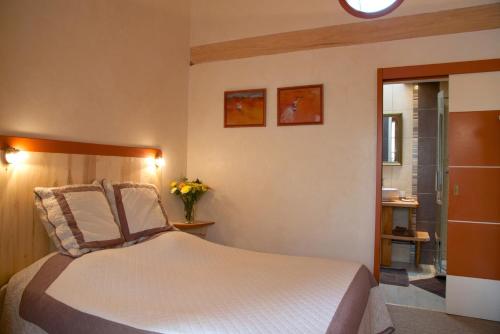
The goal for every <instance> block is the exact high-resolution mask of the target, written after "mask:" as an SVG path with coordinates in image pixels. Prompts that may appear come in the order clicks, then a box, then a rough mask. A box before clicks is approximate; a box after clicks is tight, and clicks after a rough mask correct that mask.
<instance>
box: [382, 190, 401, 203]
mask: <svg viewBox="0 0 500 334" xmlns="http://www.w3.org/2000/svg"><path fill="white" fill-rule="evenodd" d="M398 199H399V189H398V188H385V187H384V188H382V201H383V202H391V201H396V200H398Z"/></svg>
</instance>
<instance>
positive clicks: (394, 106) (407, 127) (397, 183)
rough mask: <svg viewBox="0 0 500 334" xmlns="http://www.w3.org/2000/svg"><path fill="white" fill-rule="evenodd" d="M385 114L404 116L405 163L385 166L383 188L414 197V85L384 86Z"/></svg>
mask: <svg viewBox="0 0 500 334" xmlns="http://www.w3.org/2000/svg"><path fill="white" fill-rule="evenodd" d="M384 114H402V117H403V127H402V128H403V155H402V157H403V161H402V165H401V166H389V165H388V166H384V167H383V170H382V176H383V186H384V187H394V188H398V189H399V190H403V191H405V193H406V196H411V195H412V186H411V184H412V182H411V180H412V162H413V161H412V146H413V85H411V84H389V85H384Z"/></svg>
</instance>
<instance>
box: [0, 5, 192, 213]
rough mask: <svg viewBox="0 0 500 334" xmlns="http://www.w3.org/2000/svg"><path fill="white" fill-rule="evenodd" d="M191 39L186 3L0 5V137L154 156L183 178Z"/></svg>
mask: <svg viewBox="0 0 500 334" xmlns="http://www.w3.org/2000/svg"><path fill="white" fill-rule="evenodd" d="M189 29H190V27H189V2H188V1H184V0H179V1H162V0H106V1H103V0H85V1H80V0H46V1H29V0H3V1H1V2H0V41H2V51H1V52H0V78H1V79H0V134H9V135H21V136H31V137H42V138H53V139H62V140H74V141H86V142H92V143H105V144H117V145H133V146H135V145H144V146H155V147H161V148H162V149H163V150H164V152H165V155H166V158H167V161H168V163H167V166H166V168H165V175H164V176H165V179H166V181H169V180H170V179H171V178H173V177H178V176H179V175H181V174H184V173H185V169H186V150H187V148H186V141H187V139H186V136H187V95H188V76H189V72H188V69H189ZM164 197H165V198H166V199H167V203H168V206H169V209H170V210H169V211H170V212H171V213H172V215H174V216H176V215H177V216H182V213H181V212H180V211H181V210H179V209H180V205H179V203H178V201H177V200H175V199H173V198H171V197H170V196H167V195H165V196H164Z"/></svg>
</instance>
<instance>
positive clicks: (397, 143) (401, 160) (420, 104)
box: [380, 79, 448, 311]
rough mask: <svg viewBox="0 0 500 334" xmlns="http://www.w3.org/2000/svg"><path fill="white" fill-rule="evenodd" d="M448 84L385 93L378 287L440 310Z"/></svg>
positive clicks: (397, 298) (402, 85)
mask: <svg viewBox="0 0 500 334" xmlns="http://www.w3.org/2000/svg"><path fill="white" fill-rule="evenodd" d="M447 117H448V81H447V79H435V80H428V81H418V82H398V83H386V84H384V89H383V123H382V124H383V140H382V157H383V159H382V161H383V166H382V178H383V179H382V185H383V191H382V208H381V211H382V222H381V224H382V225H381V234H382V240H381V268H380V272H381V284H382V286H383V288H384V293H385V298H386V301H387V302H388V303H393V304H399V305H408V306H415V307H421V308H426V309H433V310H439V311H443V310H444V309H445V289H446V225H447V224H446V221H447V217H446V214H447V202H448V194H447V189H448V180H447V143H446V130H447Z"/></svg>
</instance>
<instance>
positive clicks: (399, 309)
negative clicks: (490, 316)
mask: <svg viewBox="0 0 500 334" xmlns="http://www.w3.org/2000/svg"><path fill="white" fill-rule="evenodd" d="M387 308H388V309H389V313H390V314H391V318H392V321H393V323H394V327H395V328H396V332H395V334H417V333H418V334H490V333H491V334H498V333H500V322H495V321H488V320H481V319H475V318H468V317H460V316H455V315H448V314H446V313H442V312H435V311H427V310H422V309H417V308H411V307H406V306H396V305H387Z"/></svg>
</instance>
